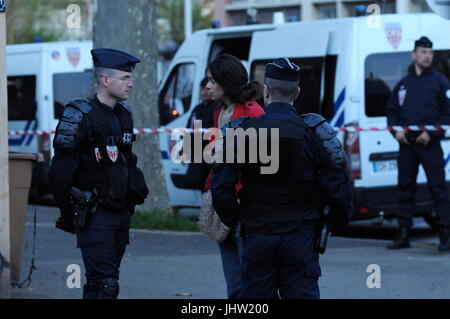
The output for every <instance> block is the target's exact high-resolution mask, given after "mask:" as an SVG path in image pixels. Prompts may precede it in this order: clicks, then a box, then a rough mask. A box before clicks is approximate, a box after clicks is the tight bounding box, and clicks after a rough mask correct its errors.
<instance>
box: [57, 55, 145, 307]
mask: <svg viewBox="0 0 450 319" xmlns="http://www.w3.org/2000/svg"><path fill="white" fill-rule="evenodd" d="M91 54H92V58H93V62H94V66H95V70H94V74H95V78H96V81H97V85H98V89H97V93H96V95H95V96H94V97H92V98H91V99H88V100H84V99H77V100H73V101H71V102H69V103H68V104H67V105H66V108H65V110H64V113H63V115H62V118H61V119H60V121H59V123H58V126H57V127H56V134H55V138H54V140H53V147H54V149H55V156H54V157H53V160H52V163H51V167H50V172H49V180H50V184H51V187H52V193H53V195H54V198H55V200H56V201H57V203H58V206H59V207H60V210H61V217H60V218H59V220H58V221H57V223H56V227H57V228H59V229H62V230H64V231H67V232H70V233H76V236H77V246H78V247H79V248H80V249H81V253H82V256H83V261H84V265H85V269H86V277H87V283H86V284H85V285H84V287H83V298H85V299H115V298H117V295H118V294H119V267H120V263H121V260H122V257H123V254H124V252H125V248H126V246H127V245H128V243H129V228H130V216H131V215H132V214H133V213H134V207H135V205H138V204H142V203H143V202H144V199H145V197H146V196H147V194H148V189H147V186H146V184H145V180H144V177H143V174H142V172H141V171H140V170H139V168H138V167H137V166H136V164H137V157H136V155H135V154H133V152H132V145H133V142H134V141H135V136H134V135H133V119H132V114H131V109H130V107H129V106H128V105H127V104H126V103H125V102H124V101H125V100H126V99H128V95H129V92H130V90H131V89H132V87H133V78H132V71H133V69H134V67H135V65H136V63H139V62H140V60H139V59H138V58H136V57H134V56H132V55H130V54H128V53H126V52H122V51H119V50H114V49H94V50H92V51H91Z"/></svg>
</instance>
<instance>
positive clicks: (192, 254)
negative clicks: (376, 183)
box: [12, 206, 450, 299]
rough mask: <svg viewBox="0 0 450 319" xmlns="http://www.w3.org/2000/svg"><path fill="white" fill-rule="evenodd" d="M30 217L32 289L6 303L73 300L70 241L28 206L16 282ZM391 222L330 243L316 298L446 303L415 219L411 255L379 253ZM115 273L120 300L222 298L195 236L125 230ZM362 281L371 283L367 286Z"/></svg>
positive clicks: (448, 283)
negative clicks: (118, 269)
mask: <svg viewBox="0 0 450 319" xmlns="http://www.w3.org/2000/svg"><path fill="white" fill-rule="evenodd" d="M34 207H36V210H37V228H36V241H35V249H36V250H35V266H36V269H35V270H34V271H33V274H32V277H31V278H32V280H31V284H30V285H29V286H28V287H27V286H26V285H25V287H23V288H17V287H16V288H14V289H13V290H12V297H13V298H23V299H29V298H63V299H73V298H80V297H81V295H82V291H81V289H79V288H72V289H70V288H68V287H67V285H66V281H67V278H68V276H69V275H70V274H71V273H69V272H66V269H67V266H69V265H71V264H76V265H79V266H80V267H81V274H82V280H81V286H82V285H83V284H84V282H85V278H84V269H83V265H82V260H81V254H80V251H79V250H78V249H77V248H76V240H75V237H74V236H72V235H70V234H67V233H64V232H62V231H60V230H57V229H55V228H54V227H53V222H54V220H55V218H56V215H57V214H58V212H57V210H56V209H55V208H53V207H44V206H29V211H28V220H27V228H26V235H25V248H24V257H23V266H22V278H21V279H22V280H23V279H25V278H26V277H27V274H28V271H29V267H30V262H31V258H32V246H33V245H32V244H33V227H32V225H33V223H32V220H33V219H32V216H33V209H34ZM394 232H395V223H394V222H391V223H389V222H386V223H384V224H383V225H382V226H374V225H372V223H371V222H370V221H369V222H356V223H353V224H352V225H351V226H350V227H349V228H348V230H347V231H346V232H345V234H344V236H343V237H331V238H330V240H329V247H328V249H327V252H326V254H325V255H322V256H321V259H320V262H321V266H322V277H321V278H320V280H319V286H320V290H321V298H331V299H334V298H344V299H347V298H352V299H353V298H354V299H359V298H368V299H372V298H387V299H392V298H446V299H447V298H450V254H441V253H438V251H437V242H438V239H437V235H436V233H435V232H433V231H431V229H430V228H428V226H427V225H426V224H424V223H423V222H421V220H420V219H417V220H416V224H415V227H414V229H413V235H412V248H410V249H405V250H397V251H391V250H387V249H386V248H385V246H386V245H387V244H388V243H389V241H390V239H391V238H392V236H393V235H394ZM130 240H131V244H130V245H129V246H128V248H127V251H126V254H125V257H124V259H123V262H122V267H121V278H120V285H121V292H120V296H119V298H125V299H128V298H139V299H141V298H145V299H146V298H151V299H190V298H193V299H196V298H202V299H217V298H226V286H225V280H224V278H223V273H222V268H221V261H220V255H219V250H218V247H217V245H216V244H215V243H214V242H212V241H211V240H209V239H208V238H206V237H205V236H203V235H202V234H200V233H191V232H189V233H187V232H186V233H178V232H160V231H143V230H132V231H131V239H130ZM369 265H376V266H372V267H375V268H377V266H378V267H379V274H380V276H379V277H378V278H379V279H380V288H369V287H368V285H367V281H368V278H369V276H371V277H370V278H369V279H373V276H374V273H372V271H373V268H372V270H369V272H368V266H369ZM369 282H372V283H373V282H374V281H372V280H369Z"/></svg>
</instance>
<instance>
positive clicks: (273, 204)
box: [239, 116, 321, 231]
mask: <svg viewBox="0 0 450 319" xmlns="http://www.w3.org/2000/svg"><path fill="white" fill-rule="evenodd" d="M240 127H242V128H244V129H247V128H255V129H256V132H257V133H258V141H254V142H257V143H258V144H259V145H258V147H261V143H266V145H267V149H268V152H267V154H268V155H270V156H271V158H272V161H273V160H275V159H274V156H275V154H271V153H272V151H271V149H270V145H271V143H270V140H269V139H270V138H274V137H273V136H271V134H270V132H271V129H272V128H275V129H276V128H277V129H278V130H279V139H278V142H279V154H278V158H277V160H278V163H279V165H278V170H277V171H276V172H275V173H274V174H262V173H261V170H260V168H261V167H262V166H268V165H269V164H263V163H262V162H261V161H260V159H258V163H256V164H252V163H249V162H248V158H247V159H246V164H244V165H243V167H242V169H241V183H242V185H243V188H242V189H241V190H240V192H239V198H240V212H241V213H240V214H241V216H242V218H243V221H244V222H245V220H251V222H249V223H248V224H253V225H254V226H255V227H259V226H258V224H260V225H261V226H262V225H270V224H271V220H273V221H274V222H277V221H280V220H283V221H284V222H287V223H288V224H289V222H290V221H292V222H300V221H301V220H302V219H303V217H304V215H305V213H306V212H308V211H311V210H314V211H319V210H320V209H321V198H320V189H319V186H318V185H319V183H318V169H317V167H316V166H317V165H316V162H315V161H314V159H312V158H311V156H308V154H307V152H306V151H305V149H306V148H305V139H304V135H305V131H306V129H307V128H308V126H307V125H306V124H305V122H304V121H303V120H302V118H301V117H299V116H298V117H292V118H289V119H283V120H269V119H261V118H248V119H247V120H245V121H244V122H243V123H242V124H241V125H240ZM260 128H266V129H267V133H268V136H269V137H268V138H267V139H265V138H261V135H260V132H261V131H259V129H260ZM248 142H250V143H248ZM251 143H252V142H251V141H247V143H246V145H247V146H246V151H247V153H248V150H249V144H251ZM258 229H259V230H261V229H260V227H259V228H258ZM268 231H270V230H268Z"/></svg>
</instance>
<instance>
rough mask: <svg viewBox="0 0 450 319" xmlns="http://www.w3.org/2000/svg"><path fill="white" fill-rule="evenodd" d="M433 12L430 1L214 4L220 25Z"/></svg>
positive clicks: (246, 0)
mask: <svg viewBox="0 0 450 319" xmlns="http://www.w3.org/2000/svg"><path fill="white" fill-rule="evenodd" d="M371 4H377V5H378V7H376V10H378V12H379V13H380V14H388V13H417V12H430V11H431V10H430V8H429V7H428V5H427V3H426V0H335V1H330V0H214V6H215V14H214V19H215V20H219V21H220V25H221V26H223V27H225V26H234V25H244V24H249V23H273V22H274V14H275V13H277V14H276V15H275V16H277V17H280V15H281V16H282V17H283V18H284V21H286V22H287V21H313V20H318V19H333V18H344V17H355V16H364V15H370V14H373V13H374V11H373V9H372V8H373V7H369V6H370V5H371Z"/></svg>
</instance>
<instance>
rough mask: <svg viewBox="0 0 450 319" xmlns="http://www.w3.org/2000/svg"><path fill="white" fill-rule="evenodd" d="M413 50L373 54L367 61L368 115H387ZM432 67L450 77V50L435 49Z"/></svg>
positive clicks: (409, 63) (405, 72)
mask: <svg viewBox="0 0 450 319" xmlns="http://www.w3.org/2000/svg"><path fill="white" fill-rule="evenodd" d="M411 64H412V58H411V52H395V53H377V54H371V55H369V56H368V57H367V58H366V61H365V68H364V70H365V79H364V87H365V111H366V116H368V117H377V116H386V104H387V100H388V98H389V95H390V94H391V92H392V90H393V89H394V87H395V85H396V84H397V83H398V82H399V81H400V80H401V79H402V78H403V77H404V76H405V75H406V74H407V73H408V68H409V66H410V65H411ZM432 68H433V69H435V70H437V71H439V72H441V73H443V74H444V75H445V76H446V77H447V78H449V79H450V50H434V57H433V65H432Z"/></svg>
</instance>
